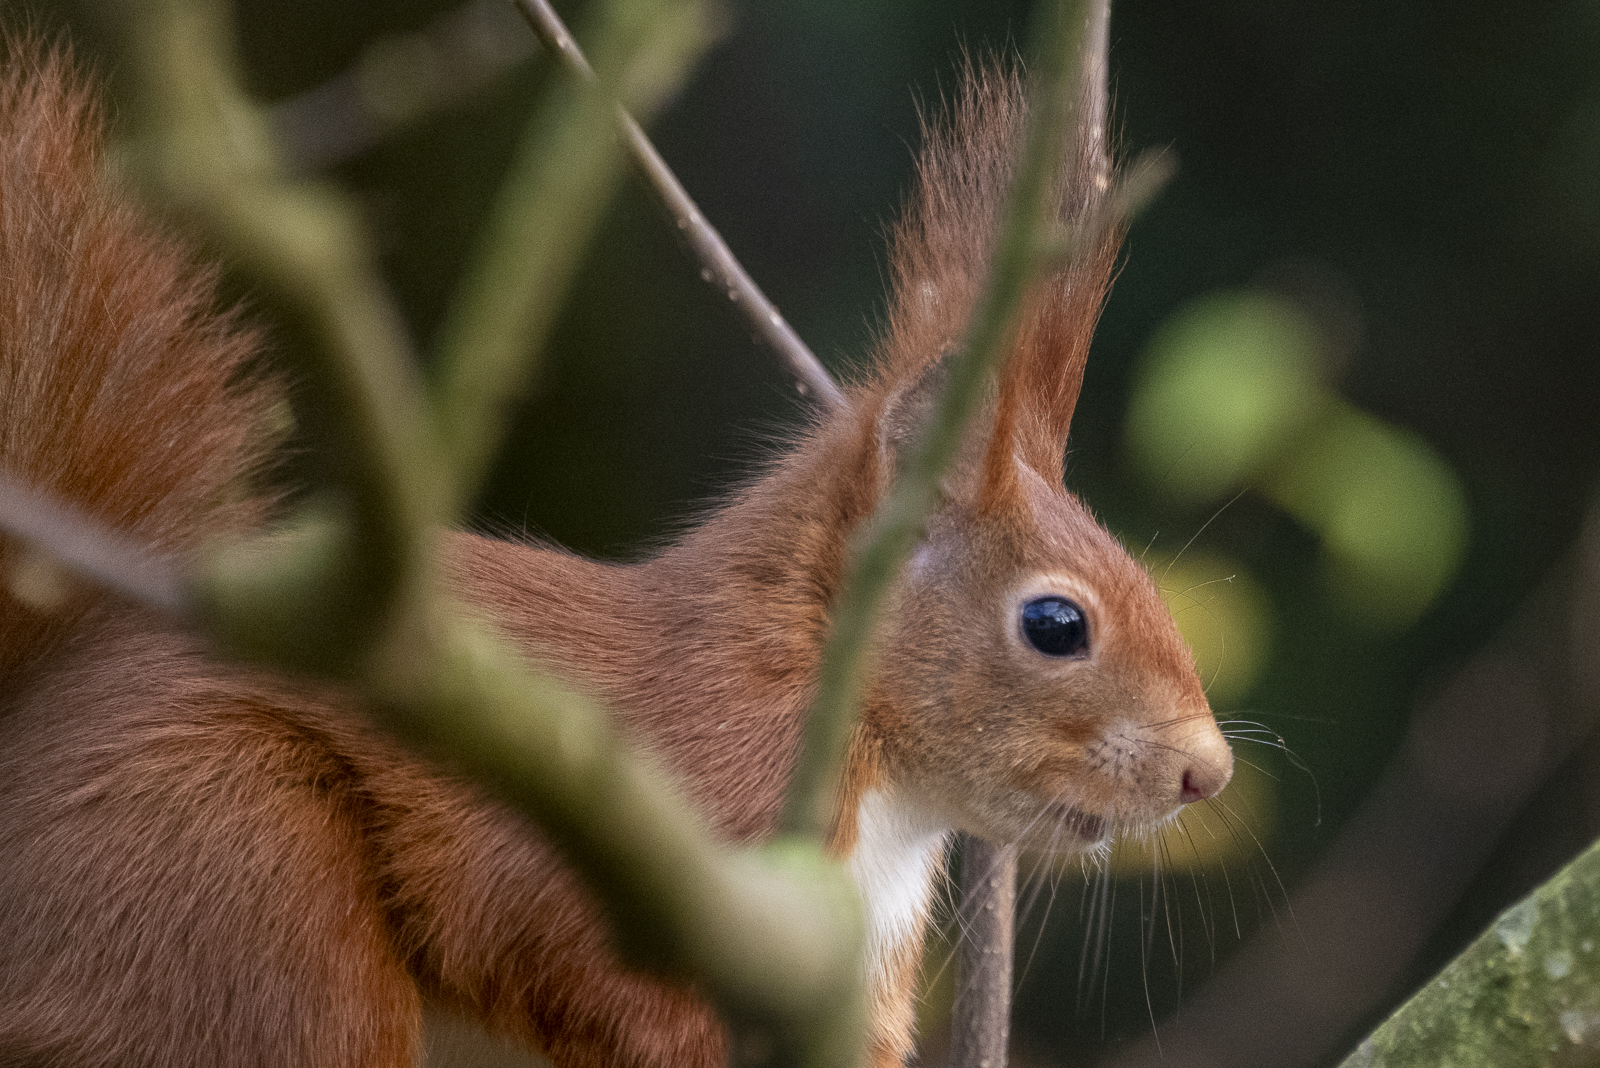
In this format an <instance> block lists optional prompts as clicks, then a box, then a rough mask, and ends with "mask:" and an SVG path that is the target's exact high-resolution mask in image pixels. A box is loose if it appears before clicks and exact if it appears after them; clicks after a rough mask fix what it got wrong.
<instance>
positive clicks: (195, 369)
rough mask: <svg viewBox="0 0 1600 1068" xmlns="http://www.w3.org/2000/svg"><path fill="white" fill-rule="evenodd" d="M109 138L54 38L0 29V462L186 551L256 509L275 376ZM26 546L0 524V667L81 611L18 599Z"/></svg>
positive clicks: (96, 515) (67, 499) (142, 535)
mask: <svg viewBox="0 0 1600 1068" xmlns="http://www.w3.org/2000/svg"><path fill="white" fill-rule="evenodd" d="M104 146H105V127H104V121H103V118H102V116H101V113H100V108H99V106H98V104H97V102H96V99H95V96H94V94H93V92H92V91H91V89H90V87H89V86H88V84H87V83H86V80H85V79H84V78H83V77H82V76H81V75H80V74H79V73H78V72H77V71H76V70H75V69H74V64H73V61H72V59H71V57H70V55H69V54H67V53H66V52H65V50H64V49H62V48H60V47H50V46H47V45H44V44H41V43H40V42H39V41H38V40H37V39H33V38H27V39H21V40H11V41H8V42H4V43H0V472H4V473H5V474H6V475H7V476H9V477H11V478H13V479H16V480H18V481H21V482H23V483H25V484H27V485H30V486H32V487H34V488H36V489H38V490H41V491H43V492H44V493H46V494H49V495H50V496H52V497H54V498H55V499H57V500H59V501H62V502H64V503H66V504H68V505H70V506H72V507H73V508H74V510H76V511H77V512H79V513H80V514H83V515H86V516H88V517H90V518H91V519H93V520H95V521H97V522H99V523H100V524H103V525H104V526H106V527H107V528H110V529H112V530H115V531H117V532H119V533H120V534H122V535H123V536H124V537H125V538H128V539H130V540H132V541H133V542H134V543H135V544H137V545H139V546H141V547H142V548H144V549H146V550H149V551H151V552H153V553H161V554H166V553H181V552H183V551H184V550H186V549H189V548H192V547H194V546H196V545H197V544H198V543H199V542H201V541H203V540H205V539H207V538H211V537H215V536H218V535H225V534H227V533H229V532H232V531H237V530H241V529H243V528H245V527H247V526H249V525H251V524H253V523H255V522H257V521H259V518H260V513H261V511H262V504H261V503H260V501H259V500H257V499H255V498H254V497H253V496H252V495H251V494H249V493H248V492H246V491H244V490H243V489H242V488H241V487H242V486H243V485H244V484H245V483H246V481H247V479H248V476H249V475H250V474H251V473H252V471H253V470H255V469H258V468H259V467H260V465H261V464H262V462H263V459H264V453H265V451H266V449H267V446H268V440H269V439H268V435H267V434H265V433H264V432H263V431H264V428H265V426H266V417H267V416H268V415H269V414H270V412H271V406H272V404H273V402H274V393H273V391H272V389H271V388H270V386H268V385H265V384H264V382H263V379H262V378H261V376H260V375H259V374H253V373H252V372H251V366H250V365H251V364H252V363H253V362H254V359H255V356H256V353H257V350H258V343H257V339H256V338H255V337H254V336H253V335H252V334H251V332H249V331H248V330H245V329H242V328H241V327H240V325H239V324H238V323H237V322H235V321H234V318H233V317H232V316H231V315H229V314H222V313H218V312H217V311H216V310H215V299H216V298H215V284H214V283H215V279H214V272H212V271H207V270H201V269H197V267H196V266H195V263H194V259H193V257H192V255H191V254H190V252H189V250H188V249H186V248H185V246H184V245H183V244H182V243H181V242H179V241H178V240H176V239H175V238H173V237H172V236H170V235H168V234H165V233H163V232H162V231H161V230H160V229H159V228H158V227H156V226H155V225H153V224H152V223H151V221H150V220H149V219H147V218H145V217H144V216H142V215H141V214H140V213H139V212H138V211H137V210H135V208H134V207H133V206H132V205H131V203H130V202H129V201H128V200H127V199H126V198H125V197H120V196H118V195H117V193H116V191H115V190H114V189H113V188H112V187H111V185H110V184H109V183H108V181H107V178H106V175H105V174H104V162H105V161H104ZM25 554H26V550H25V548H24V547H23V546H21V545H19V544H17V543H16V542H15V541H14V540H13V539H10V538H7V537H5V536H4V535H0V672H6V671H9V670H11V669H12V668H14V667H17V666H19V665H23V664H26V663H28V662H29V661H30V660H31V659H33V658H35V657H37V656H38V655H39V654H40V653H41V652H42V651H43V649H44V647H46V646H48V644H49V643H50V642H52V641H54V640H55V639H56V638H57V637H59V635H60V634H61V633H62V631H63V630H64V629H65V628H66V627H68V626H69V625H70V620H71V618H72V617H73V616H74V615H76V614H77V612H75V611H74V605H65V606H63V605H55V606H52V607H53V609H54V610H53V611H52V612H50V613H48V614H41V612H40V610H39V606H38V605H37V604H29V603H28V601H29V598H28V596H27V591H26V589H24V585H25V584H20V583H18V582H17V581H14V580H15V579H16V576H17V574H18V572H19V568H21V566H22V564H21V562H22V561H23V560H24V559H25ZM19 593H20V594H22V596H19ZM81 600H82V598H79V599H78V601H80V602H81ZM76 608H77V610H78V611H81V609H82V604H81V603H78V604H76Z"/></svg>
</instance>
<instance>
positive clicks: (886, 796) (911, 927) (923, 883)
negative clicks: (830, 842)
mask: <svg viewBox="0 0 1600 1068" xmlns="http://www.w3.org/2000/svg"><path fill="white" fill-rule="evenodd" d="M857 820H858V822H857V825H856V827H857V832H856V848H855V851H854V852H853V853H852V854H851V855H850V874H851V876H852V877H854V879H855V881H856V886H857V887H858V888H859V889H860V891H861V901H862V906H863V908H864V909H865V912H866V920H867V984H868V987H869V989H872V990H874V991H876V990H877V989H878V988H880V987H881V985H882V984H883V983H884V982H886V981H887V980H888V978H889V977H888V969H889V963H890V961H891V960H892V959H894V958H895V957H896V956H897V955H899V953H898V952H897V951H901V950H902V949H903V947H905V946H906V945H908V944H910V945H918V944H920V943H921V941H922V937H923V930H924V928H925V927H926V926H927V922H928V910H929V907H930V905H931V903H932V899H933V880H934V877H935V876H936V875H937V874H938V872H939V867H940V860H941V858H942V856H943V854H944V847H945V843H946V842H947V841H948V840H949V838H950V827H949V825H948V824H946V823H944V822H943V821H941V820H939V819H937V818H935V817H934V816H932V815H930V814H928V813H927V812H925V811H923V810H921V809H919V808H917V807H914V806H912V805H911V804H909V803H907V802H906V801H904V800H903V799H901V798H898V797H896V796H895V795H894V794H891V793H886V792H883V791H879V790H873V791H871V792H869V793H868V794H867V795H866V796H865V797H863V798H862V799H861V807H860V809H859V810H858V813H857Z"/></svg>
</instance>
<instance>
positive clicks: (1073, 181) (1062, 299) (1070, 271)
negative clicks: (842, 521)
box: [983, 2, 1123, 505]
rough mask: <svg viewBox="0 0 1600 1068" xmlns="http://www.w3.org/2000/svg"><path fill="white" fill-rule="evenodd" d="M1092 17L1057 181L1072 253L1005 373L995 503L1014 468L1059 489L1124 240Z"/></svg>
mask: <svg viewBox="0 0 1600 1068" xmlns="http://www.w3.org/2000/svg"><path fill="white" fill-rule="evenodd" d="M1088 18H1089V25H1088V27H1087V32H1086V33H1085V35H1084V50H1085V54H1084V57H1083V67H1082V70H1083V83H1082V86H1081V88H1080V91H1079V97H1078V108H1077V114H1076V117H1075V123H1074V129H1073V131H1072V133H1071V135H1070V136H1069V137H1068V138H1067V140H1066V144H1065V147H1064V150H1063V152H1064V154H1063V159H1062V161H1061V169H1060V172H1059V174H1058V178H1057V191H1056V220H1057V224H1058V233H1059V236H1060V238H1061V239H1062V240H1063V241H1064V242H1065V243H1067V247H1068V248H1070V252H1068V253H1067V254H1066V256H1065V258H1064V259H1063V261H1062V263H1061V265H1060V267H1059V268H1058V269H1057V270H1056V271H1055V272H1054V273H1052V274H1051V275H1049V276H1048V277H1046V278H1044V279H1043V280H1041V281H1040V282H1039V283H1038V284H1037V285H1036V287H1035V289H1034V291H1033V292H1032V293H1031V294H1030V295H1029V297H1028V300H1027V302H1026V303H1025V305H1024V308H1023V312H1022V315H1021V316H1020V318H1019V322H1018V325H1017V331H1016V334H1015V341H1014V344H1013V348H1012V351H1011V352H1010V353H1009V354H1008V357H1007V359H1006V362H1005V365H1004V369H1003V371H1002V372H1001V376H1000V388H999V401H998V405H997V411H996V414H995V420H994V434H993V436H992V438H991V439H990V443H989V449H988V452H987V455H986V456H985V460H984V476H983V485H984V494H983V496H984V499H985V500H987V501H989V502H991V503H993V504H995V505H998V504H999V502H1001V501H1003V500H1005V499H1007V498H1008V496H1009V490H1010V488H1011V486H1012V484H1013V483H1014V481H1015V475H1016V473H1015V470H1014V465H1015V464H1016V463H1018V462H1020V463H1024V464H1027V465H1028V466H1029V467H1031V468H1033V469H1034V470H1035V471H1037V472H1038V473H1039V474H1040V475H1041V476H1043V477H1044V478H1045V479H1046V481H1048V482H1049V483H1050V484H1052V485H1059V484H1060V483H1061V480H1062V477H1063V473H1064V472H1063V460H1064V457H1065V454H1066V449H1067V434H1068V431H1069V430H1070V429H1071V426H1072V414H1073V411H1074V409H1076V407H1077V404H1078V394H1079V392H1080V391H1081V389H1082V387H1083V373H1084V367H1085V364H1086V363H1087V361H1088V357H1089V345H1090V342H1091V340H1092V339H1093V337H1094V329H1095V326H1096V324H1097V323H1098V322H1099V320H1100V311H1101V308H1102V307H1103V306H1104V304H1105V298H1106V294H1107V292H1108V291H1109V289H1110V286H1111V279H1112V275H1113V273H1114V271H1115V268H1116V261H1117V253H1118V249H1119V248H1120V246H1121V243H1122V235H1123V225H1122V222H1121V220H1110V221H1109V225H1108V224H1107V222H1108V221H1107V220H1105V219H1104V218H1103V209H1104V207H1105V201H1106V198H1107V196H1108V194H1109V193H1110V191H1111V187H1112V182H1113V178H1114V173H1113V166H1112V162H1111V157H1110V152H1109V149H1108V147H1107V133H1106V114H1107V107H1108V97H1109V90H1108V86H1107V71H1108V57H1107V48H1108V41H1109V37H1108V29H1109V6H1108V4H1107V3H1105V2H1099V3H1092V4H1090V5H1089V16H1088Z"/></svg>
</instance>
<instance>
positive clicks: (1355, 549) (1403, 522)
mask: <svg viewBox="0 0 1600 1068" xmlns="http://www.w3.org/2000/svg"><path fill="white" fill-rule="evenodd" d="M1265 488H1266V491H1267V493H1268V494H1269V495H1270V496H1271V497H1272V498H1273V500H1275V501H1277V503H1278V504H1280V505H1281V506H1282V507H1283V508H1284V509H1285V510H1287V511H1288V512H1289V513H1290V514H1291V515H1293V516H1295V517H1296V518H1297V519H1299V520H1300V521H1301V522H1303V523H1305V524H1306V525H1307V526H1309V527H1311V528H1312V529H1313V530H1315V531H1317V533H1319V534H1320V535H1322V538H1323V549H1324V552H1325V554H1326V556H1325V560H1326V569H1327V577H1328V580H1329V582H1330V585H1331V586H1332V590H1333V593H1334V595H1335V596H1336V597H1337V598H1338V599H1339V600H1341V601H1343V602H1344V603H1345V604H1346V605H1347V606H1348V607H1350V608H1351V609H1352V610H1354V611H1355V612H1356V613H1357V614H1358V615H1360V616H1362V617H1363V618H1365V619H1366V620H1367V621H1368V622H1369V623H1373V624H1376V625H1379V626H1383V627H1401V626H1405V625H1407V624H1409V623H1411V622H1412V621H1413V620H1414V619H1415V618H1416V617H1417V616H1418V615H1419V614H1420V613H1421V612H1422V610H1423V609H1424V608H1426V607H1427V605H1428V603H1429V602H1430V601H1431V600H1432V599H1433V597H1434V596H1435V595H1436V594H1437V593H1438V592H1439V591H1440V590H1441V589H1443V588H1444V585H1445V583H1446V582H1448V581H1449V580H1450V578H1451V577H1452V576H1453V575H1454V574H1455V572H1456V568H1457V567H1458V566H1459V565H1460V563H1461V554H1462V552H1463V550H1464V549H1465V547H1466V541H1467V508H1466V501H1465V499H1464V497H1463V494H1462V491H1461V486H1460V483H1459V482H1458V481H1457V479H1456V476H1455V473H1454V472H1453V471H1451V469H1450V468H1449V466H1448V465H1447V464H1445V462H1444V461H1443V460H1442V459H1440V458H1439V456H1438V454H1437V453H1435V452H1434V451H1433V449H1432V448H1431V447H1430V446H1429V445H1428V444H1427V442H1425V441H1423V440H1422V439H1421V438H1419V437H1417V436H1416V435H1415V434H1412V433H1410V432H1408V431H1405V430H1402V429H1400V428H1398V427H1394V426H1391V425H1389V424H1387V423H1385V422H1383V421H1381V420H1379V419H1376V418H1374V417H1373V416H1370V415H1367V414H1366V413H1364V412H1361V411H1358V410H1357V409H1355V408H1352V407H1351V406H1350V405H1348V404H1345V403H1344V402H1342V401H1334V402H1332V403H1331V404H1330V405H1329V406H1328V407H1327V409H1326V411H1325V413H1324V416H1323V419H1322V420H1321V421H1320V422H1319V423H1318V425H1317V426H1316V427H1315V428H1314V429H1312V430H1311V431H1310V432H1309V433H1308V434H1307V435H1306V436H1305V437H1304V438H1302V439H1301V441H1300V442H1299V443H1298V444H1297V445H1296V447H1295V448H1294V450H1293V451H1292V452H1291V453H1290V454H1289V455H1288V456H1286V457H1285V459H1284V461H1283V463H1282V464H1281V465H1280V466H1279V467H1278V468H1277V469H1276V470H1275V471H1274V472H1273V473H1272V477H1271V478H1270V479H1269V481H1268V483H1267V485H1266V487H1265Z"/></svg>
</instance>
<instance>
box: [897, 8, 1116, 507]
mask: <svg viewBox="0 0 1600 1068" xmlns="http://www.w3.org/2000/svg"><path fill="white" fill-rule="evenodd" d="M1107 21H1108V10H1107V5H1106V3H1105V2H1104V0H1100V2H1097V3H1093V4H1091V5H1090V14H1089V26H1088V32H1087V34H1086V35H1085V50H1086V55H1085V57H1084V58H1085V62H1084V64H1083V84H1082V87H1081V90H1080V93H1079V97H1078V108H1077V112H1076V117H1075V119H1074V127H1073V130H1072V131H1071V133H1070V135H1069V136H1068V137H1067V138H1065V139H1064V141H1065V143H1064V147H1063V158H1062V160H1061V164H1060V167H1059V171H1058V175H1057V185H1056V190H1055V205H1056V211H1055V217H1056V220H1057V222H1058V225H1059V228H1060V232H1059V234H1042V235H1041V245H1043V244H1044V243H1046V242H1047V241H1050V240H1052V239H1053V238H1057V237H1060V238H1063V239H1065V240H1072V239H1073V237H1074V235H1075V236H1076V247H1074V248H1073V250H1072V253H1071V254H1070V255H1069V256H1066V257H1064V258H1063V260H1062V262H1061V264H1060V265H1059V268H1058V269H1057V270H1056V271H1054V272H1053V273H1052V274H1051V275H1050V276H1049V277H1047V278H1044V279H1042V280H1040V281H1039V282H1038V283H1036V284H1035V286H1034V288H1033V290H1032V292H1031V293H1030V294H1029V295H1028V297H1027V299H1026V300H1025V302H1024V305H1023V310H1022V313H1021V315H1020V317H1019V319H1018V322H1017V326H1016V330H1015V333H1014V335H1013V336H1014V342H1013V345H1012V350H1011V352H1010V353H1009V354H1008V357H1007V359H1006V361H1005V364H1004V367H1003V370H1002V372H1001V374H1000V377H999V381H998V383H997V389H996V391H995V399H994V401H993V403H992V404H991V405H990V406H989V407H988V411H987V418H985V419H981V420H980V421H979V424H980V425H981V426H983V427H984V431H983V433H984V434H985V435H986V438H985V441H986V444H985V445H984V446H983V447H982V448H981V449H980V451H979V454H978V455H976V456H971V457H970V460H969V461H968V463H967V464H962V463H961V462H960V461H958V466H966V467H968V469H969V470H970V471H971V474H972V475H973V476H974V477H973V478H970V479H962V480H961V481H962V482H963V483H964V484H965V485H967V486H969V487H971V488H972V489H974V490H975V503H976V505H977V506H978V507H979V508H982V509H1000V508H1005V507H1010V506H1013V505H1016V504H1018V503H1019V502H1018V499H1017V494H1016V481H1017V480H1016V476H1017V472H1016V469H1015V465H1016V464H1017V463H1024V464H1027V465H1028V466H1030V467H1032V468H1034V469H1035V470H1036V471H1038V472H1039V473H1040V474H1041V475H1042V476H1044V477H1045V478H1046V479H1047V480H1049V481H1051V482H1052V483H1053V484H1059V483H1060V481H1061V478H1062V470H1063V457H1064V454H1065V452H1066V443H1067V432H1068V430H1069V428H1070V426H1071V423H1072V412H1073V408H1074V407H1075V406H1076V404H1077V400H1078V392H1079V389H1080V388H1081V386H1082V384H1083V369H1084V362H1085V360H1086V358H1087V356H1088V351H1089V341H1090V338H1091V336H1092V335H1093V332H1094V327H1095V324H1096V322H1097V321H1098V319H1099V315H1100V309H1101V306H1102V305H1103V303H1104V301H1105V296H1106V292H1107V289H1108V288H1109V285H1110V280H1111V275H1112V272H1113V269H1114V267H1115V265H1116V258H1117V250H1118V247H1119V245H1120V241H1121V227H1120V226H1117V225H1111V226H1105V225H1100V218H1099V209H1100V208H1101V206H1102V203H1103V202H1104V200H1105V199H1106V195H1107V193H1108V192H1109V190H1110V188H1111V184H1112V166H1111V162H1110V158H1109V154H1108V151H1107V142H1106V108H1107V84H1106V77H1107V59H1106V47H1107ZM1027 111H1028V102H1027V93H1026V91H1025V85H1024V78H1023V75H1022V72H1021V70H1020V68H1019V66H1018V64H1017V62H1016V61H1015V60H1014V59H1012V60H1002V59H1000V58H998V57H996V56H993V55H989V56H984V57H980V58H978V59H973V58H971V57H967V59H966V62H965V67H964V70H963V74H962V78H961V83H960V86H959V87H958V88H957V90H956V92H955V94H954V95H953V97H952V98H951V99H948V100H946V101H945V102H944V109H943V113H942V115H941V116H939V117H936V118H933V119H928V118H926V117H925V118H924V120H923V145H922V151H921V154H920V157H919V159H918V165H917V184H916V187H915V190H914V192H913V194H912V196H911V198H910V201H909V203H908V204H907V206H906V210H905V211H904V213H903V214H902V216H901V218H900V221H899V222H898V223H897V224H896V226H895V227H894V229H893V230H892V231H891V251H890V258H889V273H890V278H891V282H892V292H891V297H890V303H889V312H888V316H887V320H886V329H885V331H884V332H883V334H882V335H881V337H880V339H879V350H880V359H879V368H880V371H879V374H880V378H879V381H878V383H877V385H878V387H879V388H881V389H882V391H883V393H884V395H885V397H886V402H885V405H884V408H883V412H884V415H883V422H882V424H881V426H880V431H879V440H880V443H882V444H884V445H885V446H888V445H891V444H893V443H896V442H899V443H903V441H904V440H905V436H906V434H907V433H908V432H909V428H912V427H920V426H922V425H924V424H925V422H926V417H927V414H928V412H929V411H930V410H931V406H932V398H933V397H936V396H937V388H936V387H937V385H938V384H939V383H940V382H942V380H943V370H942V367H941V361H942V359H943V357H944V356H945V355H946V354H948V353H949V352H951V351H953V350H954V349H955V348H956V347H957V346H959V345H960V344H962V343H963V341H964V339H965V333H966V329H967V324H968V321H969V320H970V318H971V315H972V312H973V308H974V306H975V305H976V303H977V300H978V297H979V296H980V294H981V292H982V289H983V286H984V283H985V280H986V279H987V277H988V273H989V264H990V259H991V257H992V255H993V252H994V248H995V245H996V243H997V241H998V230H999V225H1000V221H1001V215H1002V213H1003V210H1004V207H1005V204H1006V201H1007V199H1008V197H1009V194H1010V190H1011V185H1012V182H1013V179H1014V177H1015V174H1016V170H1017V164H1018V162H1019V157H1020V154H1021V151H1022V145H1023V140H1024V137H1025V125H1026V122H1025V119H1026V115H1027ZM1091 221H1092V222H1093V223H1094V225H1089V224H1090V223H1091ZM890 451H893V449H891V450H890ZM964 452H965V450H964Z"/></svg>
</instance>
